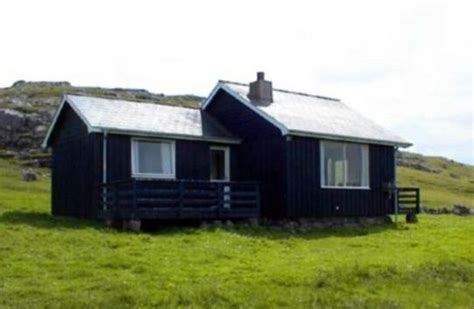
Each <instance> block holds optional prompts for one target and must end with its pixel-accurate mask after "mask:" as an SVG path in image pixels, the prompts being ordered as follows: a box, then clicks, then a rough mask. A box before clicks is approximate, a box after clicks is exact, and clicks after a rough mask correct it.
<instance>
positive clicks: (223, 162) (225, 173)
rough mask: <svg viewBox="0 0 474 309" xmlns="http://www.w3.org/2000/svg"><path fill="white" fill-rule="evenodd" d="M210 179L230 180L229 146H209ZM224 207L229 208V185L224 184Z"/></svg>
mask: <svg viewBox="0 0 474 309" xmlns="http://www.w3.org/2000/svg"><path fill="white" fill-rule="evenodd" d="M210 163H211V181H230V152H229V147H220V146H213V147H211V162H210ZM223 191H224V192H223V193H224V208H230V195H229V193H230V187H229V186H226V185H224V187H223Z"/></svg>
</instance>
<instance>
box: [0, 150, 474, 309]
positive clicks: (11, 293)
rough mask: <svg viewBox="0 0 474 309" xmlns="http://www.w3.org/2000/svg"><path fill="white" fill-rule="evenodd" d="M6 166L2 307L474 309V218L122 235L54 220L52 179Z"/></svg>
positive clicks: (0, 184) (1, 173)
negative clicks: (293, 230) (26, 178)
mask: <svg viewBox="0 0 474 309" xmlns="http://www.w3.org/2000/svg"><path fill="white" fill-rule="evenodd" d="M39 173H43V174H42V175H41V176H40V179H39V180H38V181H36V182H23V181H21V180H20V177H19V174H20V172H19V167H18V166H17V165H16V163H15V162H13V161H7V160H3V159H0V307H2V308H18V307H20V308H21V307H24V308H31V307H35V308H59V307H60V308H84V307H86V308H126V307H192V308H195V307H196V308H200V307H202V308H220V307H233V308H240V307H244V308H248V307H251V308H269V307H291V308H299V307H330V308H333V307H344V308H347V307H351V308H353V307H355V308H366V307H377V308H380V307H384V308H415V307H418V308H419V307H423V308H473V307H474V241H473V239H474V219H473V217H459V216H454V215H437V216H434V215H420V216H419V223H417V224H405V223H400V224H399V225H397V226H395V225H383V226H372V227H354V228H339V229H328V230H323V231H321V230H317V231H309V232H305V233H297V234H290V233H287V232H283V231H276V230H273V229H270V228H265V227H258V228H253V227H249V226H245V225H239V224H236V225H234V226H232V227H219V228H217V227H210V228H198V227H192V226H188V227H174V228H173V227H168V228H163V229H160V230H158V231H157V232H154V233H131V232H121V231H117V230H114V229H110V228H106V227H104V226H102V225H100V224H98V223H96V222H92V221H83V220H75V219H67V218H60V217H51V216H50V214H49V186H50V184H49V177H48V176H47V172H46V171H39Z"/></svg>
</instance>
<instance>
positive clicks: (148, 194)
mask: <svg viewBox="0 0 474 309" xmlns="http://www.w3.org/2000/svg"><path fill="white" fill-rule="evenodd" d="M98 204H99V209H100V211H101V213H102V214H103V215H104V216H108V217H116V218H156V219H159V218H219V219H224V218H249V217H258V215H259V213H260V192H259V186H258V183H255V182H211V181H200V180H198V181H194V180H157V179H152V180H151V179H150V180H144V179H128V180H124V181H113V182H108V183H106V184H101V185H99V186H98Z"/></svg>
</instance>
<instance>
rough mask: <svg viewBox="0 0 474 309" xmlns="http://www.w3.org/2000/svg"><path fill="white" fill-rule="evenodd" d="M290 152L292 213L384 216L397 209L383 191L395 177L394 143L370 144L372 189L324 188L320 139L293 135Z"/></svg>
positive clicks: (288, 168)
mask: <svg viewBox="0 0 474 309" xmlns="http://www.w3.org/2000/svg"><path fill="white" fill-rule="evenodd" d="M287 153H288V161H287V173H288V181H287V186H288V188H287V191H288V196H287V204H288V210H289V212H288V215H289V216H291V217H334V216H380V215H385V214H388V213H391V212H392V211H393V201H391V200H389V198H388V194H386V193H385V192H384V191H383V185H384V184H385V183H388V182H390V181H393V172H394V169H393V164H394V160H393V159H394V148H393V147H389V146H380V145H370V146H369V177H370V190H357V189H323V188H321V179H320V150H319V140H318V139H312V138H301V137H292V139H291V141H288V142H287Z"/></svg>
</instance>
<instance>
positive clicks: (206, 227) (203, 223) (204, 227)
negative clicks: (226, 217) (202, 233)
mask: <svg viewBox="0 0 474 309" xmlns="http://www.w3.org/2000/svg"><path fill="white" fill-rule="evenodd" d="M200 228H202V229H208V228H209V224H208V223H207V222H206V221H202V222H201V225H200Z"/></svg>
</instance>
